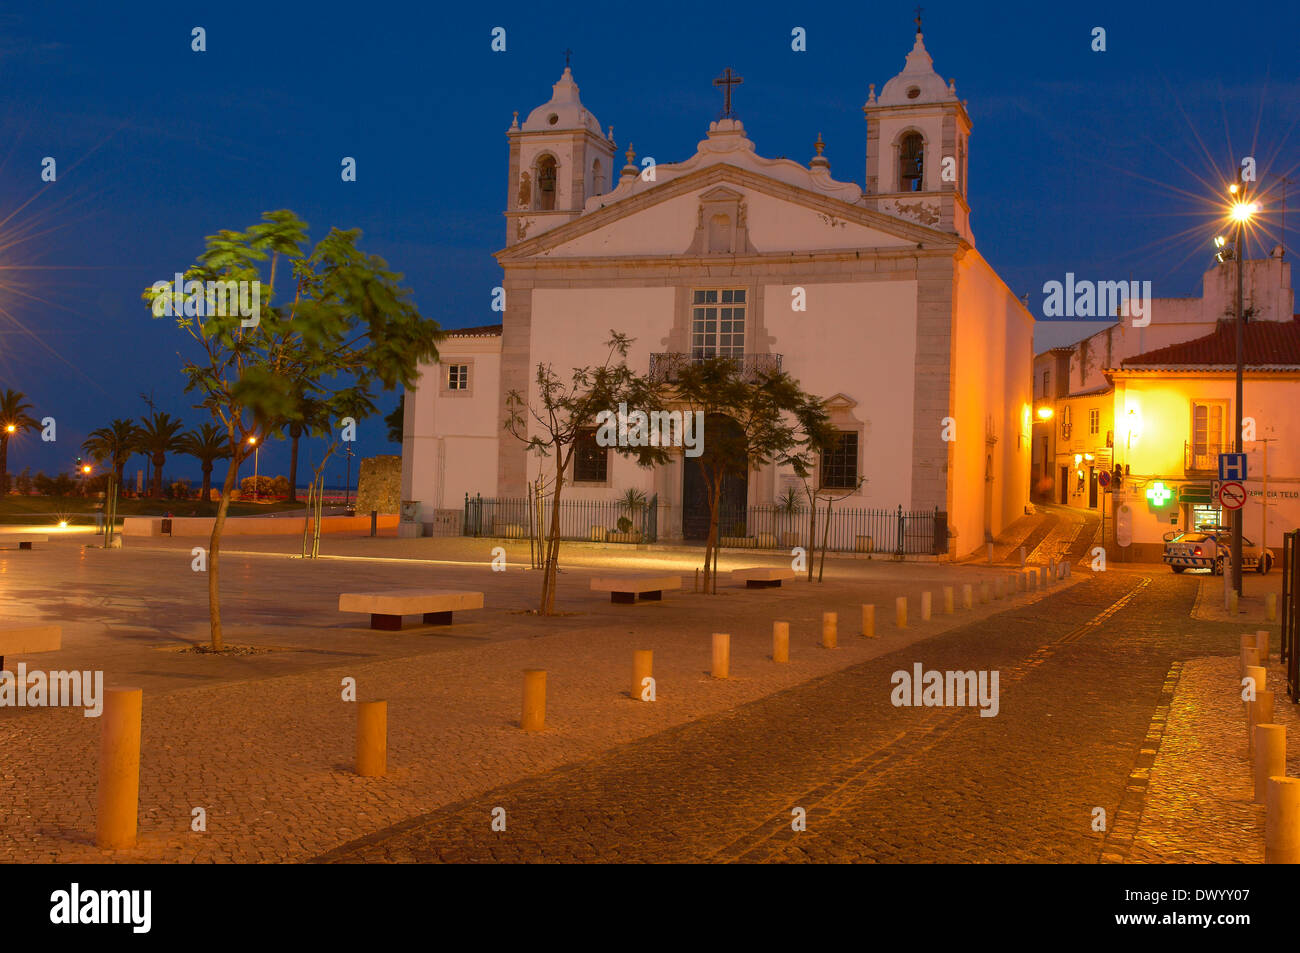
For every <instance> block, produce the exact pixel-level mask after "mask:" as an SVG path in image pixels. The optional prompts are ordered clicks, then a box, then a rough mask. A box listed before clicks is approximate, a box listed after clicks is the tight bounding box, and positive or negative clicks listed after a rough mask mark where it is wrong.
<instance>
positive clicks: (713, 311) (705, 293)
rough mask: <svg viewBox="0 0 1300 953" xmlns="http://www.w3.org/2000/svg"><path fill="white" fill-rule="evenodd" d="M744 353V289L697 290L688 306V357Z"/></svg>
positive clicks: (739, 355)
mask: <svg viewBox="0 0 1300 953" xmlns="http://www.w3.org/2000/svg"><path fill="white" fill-rule="evenodd" d="M744 353H745V289H743V288H726V289H721V288H710V289H704V290H697V291H696V292H695V293H694V296H693V300H692V307H691V357H693V358H702V357H741V356H742V355H744Z"/></svg>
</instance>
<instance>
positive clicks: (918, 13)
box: [916, 7, 921, 33]
mask: <svg viewBox="0 0 1300 953" xmlns="http://www.w3.org/2000/svg"><path fill="white" fill-rule="evenodd" d="M916 32H917V33H920V32H921V8H920V7H917V8H916Z"/></svg>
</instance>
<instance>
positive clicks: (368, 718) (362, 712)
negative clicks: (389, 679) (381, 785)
mask: <svg viewBox="0 0 1300 953" xmlns="http://www.w3.org/2000/svg"><path fill="white" fill-rule="evenodd" d="M387 773H388V702H386V701H376V702H357V774H359V775H361V777H363V778H382V777H383V776H384V775H385V774H387Z"/></svg>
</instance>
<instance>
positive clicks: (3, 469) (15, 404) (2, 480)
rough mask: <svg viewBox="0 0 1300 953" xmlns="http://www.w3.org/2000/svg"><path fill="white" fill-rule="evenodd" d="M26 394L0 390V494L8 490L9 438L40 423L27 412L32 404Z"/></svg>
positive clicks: (33, 428) (34, 427)
mask: <svg viewBox="0 0 1300 953" xmlns="http://www.w3.org/2000/svg"><path fill="white" fill-rule="evenodd" d="M26 398H27V395H26V394H24V393H22V392H20V391H16V390H9V389H8V388H6V389H5V390H4V391H0V496H2V495H4V494H5V493H8V492H9V438H10V437H14V436H17V435H18V434H20V433H22V432H23V431H25V430H36V429H38V428H39V427H40V425H41V423H40V421H39V420H37V419H36V418H35V417H33V416H31V415H30V414H28V413H27V411H29V410H31V409H32V405H31V404H29V403H27V400H26Z"/></svg>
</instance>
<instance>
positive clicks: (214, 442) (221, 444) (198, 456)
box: [180, 420, 230, 503]
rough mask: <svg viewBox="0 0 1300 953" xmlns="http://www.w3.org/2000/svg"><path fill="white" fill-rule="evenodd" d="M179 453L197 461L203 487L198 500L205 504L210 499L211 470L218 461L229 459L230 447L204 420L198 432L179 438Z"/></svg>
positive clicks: (224, 437) (215, 429)
mask: <svg viewBox="0 0 1300 953" xmlns="http://www.w3.org/2000/svg"><path fill="white" fill-rule="evenodd" d="M180 450H181V453H184V454H187V455H188V456H191V457H193V458H194V459H195V460H197V461H199V466H200V467H201V468H202V470H203V486H202V488H201V489H200V490H199V499H200V500H202V501H203V502H204V503H206V502H207V501H208V500H209V499H210V498H211V497H212V468H213V467H214V466H215V465H216V462H217V461H218V460H226V459H229V457H230V446H229V444H228V442H227V440H226V435H225V434H224V433H223V432H222V431H221V430H220V429H219V428H217V427H215V426H214V425H212V424H210V423H208V422H207V421H206V420H205V421H204V422H203V423H201V424H199V429H198V430H191V431H189V433H186V434H184V435H183V436H182V437H181V447H180Z"/></svg>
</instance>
